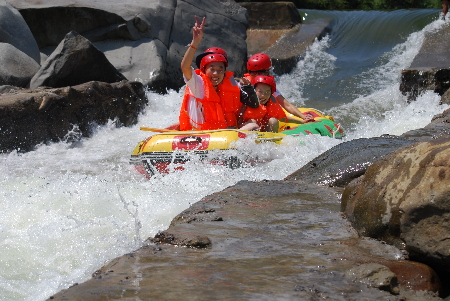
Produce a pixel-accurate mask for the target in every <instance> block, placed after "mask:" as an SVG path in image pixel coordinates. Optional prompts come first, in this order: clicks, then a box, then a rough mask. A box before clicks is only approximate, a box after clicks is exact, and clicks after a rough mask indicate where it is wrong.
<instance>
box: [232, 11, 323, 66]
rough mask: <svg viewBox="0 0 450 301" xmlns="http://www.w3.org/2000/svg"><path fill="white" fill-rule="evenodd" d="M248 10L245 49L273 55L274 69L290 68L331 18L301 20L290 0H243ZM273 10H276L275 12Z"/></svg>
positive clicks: (249, 51)
mask: <svg viewBox="0 0 450 301" xmlns="http://www.w3.org/2000/svg"><path fill="white" fill-rule="evenodd" d="M240 4H241V5H242V6H244V7H245V8H247V11H248V14H249V28H248V29H247V39H246V42H247V51H248V54H249V55H253V54H255V53H259V52H263V53H265V54H267V55H268V56H270V57H271V58H272V64H273V68H274V70H273V71H274V72H275V73H276V74H285V73H289V72H291V71H292V70H293V69H294V68H295V66H296V64H297V62H298V61H299V60H300V59H302V58H303V56H304V55H305V52H306V50H307V48H308V47H309V46H310V45H311V44H312V43H314V41H315V40H316V39H321V38H322V37H323V36H325V35H326V34H327V33H329V32H330V31H331V29H330V27H329V26H330V22H331V19H317V20H314V21H312V22H309V23H302V19H301V16H300V14H299V12H298V10H297V8H296V7H295V5H294V4H293V3H292V2H276V3H275V2H243V3H240ZM275 11H276V13H274V12H275Z"/></svg>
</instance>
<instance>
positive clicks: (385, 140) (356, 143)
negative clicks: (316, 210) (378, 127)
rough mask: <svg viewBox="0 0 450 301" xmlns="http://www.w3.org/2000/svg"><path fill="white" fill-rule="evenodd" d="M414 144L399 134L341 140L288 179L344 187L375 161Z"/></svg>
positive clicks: (287, 178)
mask: <svg viewBox="0 0 450 301" xmlns="http://www.w3.org/2000/svg"><path fill="white" fill-rule="evenodd" d="M411 143H414V141H410V140H407V139H402V138H399V137H396V136H385V137H377V138H368V139H367V138H362V139H356V140H352V141H348V142H345V143H341V144H338V145H336V146H335V147H333V148H331V149H329V150H328V151H326V152H324V153H323V154H321V155H319V156H318V157H316V158H315V159H313V160H312V161H310V162H308V163H307V164H305V165H304V166H303V167H302V168H300V169H299V170H297V171H296V172H294V173H292V174H291V175H289V176H288V177H286V180H301V181H303V182H308V183H314V184H319V185H326V186H330V187H334V186H336V187H345V186H346V185H347V184H348V183H350V182H351V181H352V180H353V179H355V178H358V177H359V176H361V175H363V174H364V173H365V172H366V169H367V168H368V167H369V166H370V165H371V164H372V163H374V162H375V161H377V160H379V159H381V158H383V157H384V156H386V155H387V154H389V153H390V152H392V151H394V150H396V149H398V148H399V147H402V146H404V145H408V144H411Z"/></svg>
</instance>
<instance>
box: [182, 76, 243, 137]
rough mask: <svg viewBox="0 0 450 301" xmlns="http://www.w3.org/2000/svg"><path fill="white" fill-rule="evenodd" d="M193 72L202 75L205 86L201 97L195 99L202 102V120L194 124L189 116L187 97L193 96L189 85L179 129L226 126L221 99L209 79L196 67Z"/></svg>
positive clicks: (212, 128) (214, 128) (211, 128)
mask: <svg viewBox="0 0 450 301" xmlns="http://www.w3.org/2000/svg"><path fill="white" fill-rule="evenodd" d="M195 73H196V74H198V75H200V76H201V77H202V79H203V84H204V87H205V91H204V92H205V93H204V97H203V98H202V99H200V98H196V100H197V101H198V102H199V103H201V104H202V111H203V118H204V122H203V123H201V124H196V123H195V122H194V120H192V119H191V117H190V116H189V114H188V111H187V107H188V103H189V98H190V97H194V96H193V95H192V94H191V90H190V89H189V87H186V90H185V92H184V97H183V102H182V103H181V109H180V115H179V121H180V131H190V130H218V129H225V128H227V122H226V120H225V115H224V112H223V110H222V106H221V99H220V97H219V95H218V94H217V93H216V91H215V90H214V87H213V85H212V83H211V81H210V80H209V78H208V77H207V76H206V75H205V74H204V73H203V72H201V71H200V70H199V69H196V70H195ZM238 89H239V88H238ZM191 122H192V123H191Z"/></svg>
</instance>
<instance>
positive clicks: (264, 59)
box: [247, 53, 272, 71]
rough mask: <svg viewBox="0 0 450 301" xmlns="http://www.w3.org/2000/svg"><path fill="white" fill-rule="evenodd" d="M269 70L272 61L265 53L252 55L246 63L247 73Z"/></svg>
mask: <svg viewBox="0 0 450 301" xmlns="http://www.w3.org/2000/svg"><path fill="white" fill-rule="evenodd" d="M270 68H272V61H271V60H270V57H269V56H268V55H267V54H265V53H257V54H254V55H252V56H251V57H250V58H249V59H248V61H247V69H248V70H249V71H259V70H269V69H270Z"/></svg>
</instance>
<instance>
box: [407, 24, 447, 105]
mask: <svg viewBox="0 0 450 301" xmlns="http://www.w3.org/2000/svg"><path fill="white" fill-rule="evenodd" d="M449 49H450V23H446V24H445V25H444V26H442V27H441V28H440V29H439V30H436V31H435V32H432V33H430V34H428V35H427V36H426V37H425V40H424V42H423V44H422V47H421V48H420V50H419V53H418V54H417V55H416V57H415V58H414V60H413V62H412V63H411V66H410V67H409V68H408V69H405V70H403V71H402V79H401V83H400V91H402V92H403V93H404V94H407V95H408V98H409V100H415V99H416V97H417V96H418V95H420V94H421V93H423V92H425V91H426V90H432V91H434V92H436V93H438V94H439V95H443V94H444V93H445V92H446V91H447V90H448V89H449V88H450V52H449V51H448V50H449ZM443 102H445V101H443Z"/></svg>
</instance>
